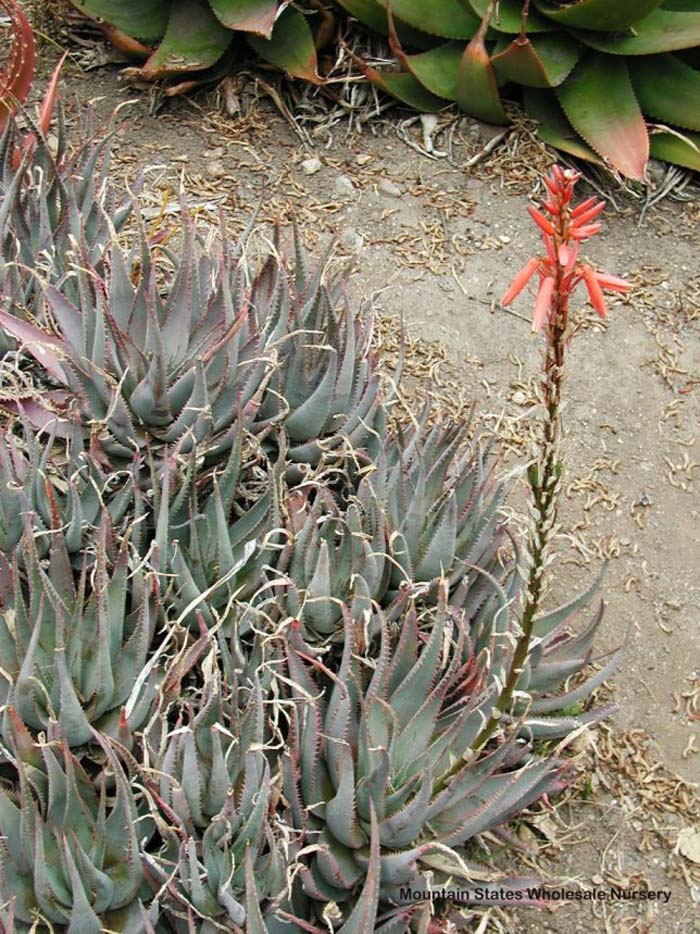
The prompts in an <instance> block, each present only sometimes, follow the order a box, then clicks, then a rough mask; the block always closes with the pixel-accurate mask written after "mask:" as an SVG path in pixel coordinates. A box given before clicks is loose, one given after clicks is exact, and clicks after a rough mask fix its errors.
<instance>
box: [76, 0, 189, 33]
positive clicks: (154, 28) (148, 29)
mask: <svg viewBox="0 0 700 934" xmlns="http://www.w3.org/2000/svg"><path fill="white" fill-rule="evenodd" d="M71 3H72V4H73V6H74V7H76V8H77V9H78V10H80V11H81V13H84V14H85V15H86V16H89V17H90V18H91V19H96V20H104V22H105V23H108V24H109V25H110V26H115V27H116V28H117V29H118V30H119V31H120V32H122V33H124V34H125V35H127V36H131V37H132V38H134V39H142V40H143V41H144V42H156V41H157V40H158V39H160V38H161V36H163V35H164V33H165V30H166V29H167V26H168V19H169V17H170V0H165V2H164V0H71Z"/></svg>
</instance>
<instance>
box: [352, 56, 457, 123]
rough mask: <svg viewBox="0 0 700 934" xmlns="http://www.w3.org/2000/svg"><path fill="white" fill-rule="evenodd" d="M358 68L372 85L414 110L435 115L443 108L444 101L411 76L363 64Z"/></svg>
mask: <svg viewBox="0 0 700 934" xmlns="http://www.w3.org/2000/svg"><path fill="white" fill-rule="evenodd" d="M358 64H360V63H359V62H358ZM360 67H361V68H362V71H363V72H364V74H365V76H366V77H367V78H368V79H369V80H370V81H371V82H372V84H374V85H376V87H378V88H379V89H380V90H382V91H384V93H385V94H389V95H390V96H391V97H395V98H396V99H397V100H399V101H401V103H402V104H407V105H408V106H409V107H412V108H413V109H414V110H419V111H420V112H421V113H436V112H437V111H438V110H441V109H442V108H443V107H444V106H445V101H444V100H441V99H440V98H439V97H436V95H435V94H431V93H430V91H429V90H428V89H427V88H424V87H423V85H422V84H421V83H420V81H418V80H417V79H416V78H414V76H413V75H409V74H406V73H405V72H399V71H377V70H376V69H375V68H371V67H370V66H369V65H366V64H365V63H364V62H363V63H362V65H360Z"/></svg>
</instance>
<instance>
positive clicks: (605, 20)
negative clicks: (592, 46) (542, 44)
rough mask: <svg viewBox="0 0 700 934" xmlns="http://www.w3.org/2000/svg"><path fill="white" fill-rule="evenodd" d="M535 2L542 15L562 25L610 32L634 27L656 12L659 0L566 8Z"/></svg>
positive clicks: (588, 1) (593, 0)
mask: <svg viewBox="0 0 700 934" xmlns="http://www.w3.org/2000/svg"><path fill="white" fill-rule="evenodd" d="M535 3H536V5H537V9H538V10H539V11H540V12H541V13H544V14H545V16H548V17H550V19H553V20H554V21H555V22H557V23H561V24H562V26H573V27H574V28H576V29H593V30H596V31H597V32H611V31H613V30H620V29H627V28H629V27H630V26H632V25H633V24H636V23H637V22H638V21H639V20H640V19H642V18H643V17H644V16H647V15H648V14H649V13H651V12H652V11H653V10H655V9H656V8H657V7H658V6H659V4H660V3H661V0H578V2H576V3H567V4H566V5H565V6H562V5H561V4H559V3H549V2H547V0H535ZM635 28H636V27H635Z"/></svg>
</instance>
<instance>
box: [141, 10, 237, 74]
mask: <svg viewBox="0 0 700 934" xmlns="http://www.w3.org/2000/svg"><path fill="white" fill-rule="evenodd" d="M232 38H233V35H232V33H231V31H230V30H229V29H226V27H225V26H222V25H221V23H220V22H219V21H218V19H217V18H216V17H215V16H214V14H213V13H212V12H211V10H210V9H209V7H207V6H205V5H204V4H201V3H191V2H190V0H174V2H173V5H172V10H171V13H170V19H169V20H168V27H167V29H166V31H165V35H164V36H163V40H162V42H161V43H160V45H159V46H158V48H157V49H156V51H155V52H154V53H153V55H151V57H150V58H149V59H148V61H147V62H146V64H145V65H144V66H143V68H142V69H141V74H142V75H143V77H144V78H146V79H147V80H148V81H153V80H156V79H158V78H167V77H169V76H170V75H178V74H182V72H188V71H203V70H204V69H205V68H210V67H211V66H212V65H213V64H214V63H215V62H218V60H219V59H220V58H221V56H222V55H223V54H224V52H225V51H226V50H227V49H228V47H229V45H230V44H231V40H232Z"/></svg>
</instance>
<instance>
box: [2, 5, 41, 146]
mask: <svg viewBox="0 0 700 934" xmlns="http://www.w3.org/2000/svg"><path fill="white" fill-rule="evenodd" d="M0 7H1V8H2V9H3V10H4V11H5V13H6V14H7V15H8V17H9V19H10V30H11V34H12V45H11V47H10V54H9V56H8V58H7V61H6V62H5V67H4V69H3V71H2V72H1V73H0V131H1V130H2V128H3V127H4V126H5V123H6V122H7V118H8V117H9V116H10V114H11V113H14V110H15V104H16V103H17V102H19V103H23V102H24V101H25V100H26V99H27V95H28V94H29V89H30V88H31V86H32V81H33V80H34V69H35V66H36V46H35V44H34V31H33V30H32V27H31V24H30V22H29V20H28V19H27V17H26V16H25V15H24V12H23V11H22V9H21V7H20V6H18V4H16V3H15V2H14V0H0Z"/></svg>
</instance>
